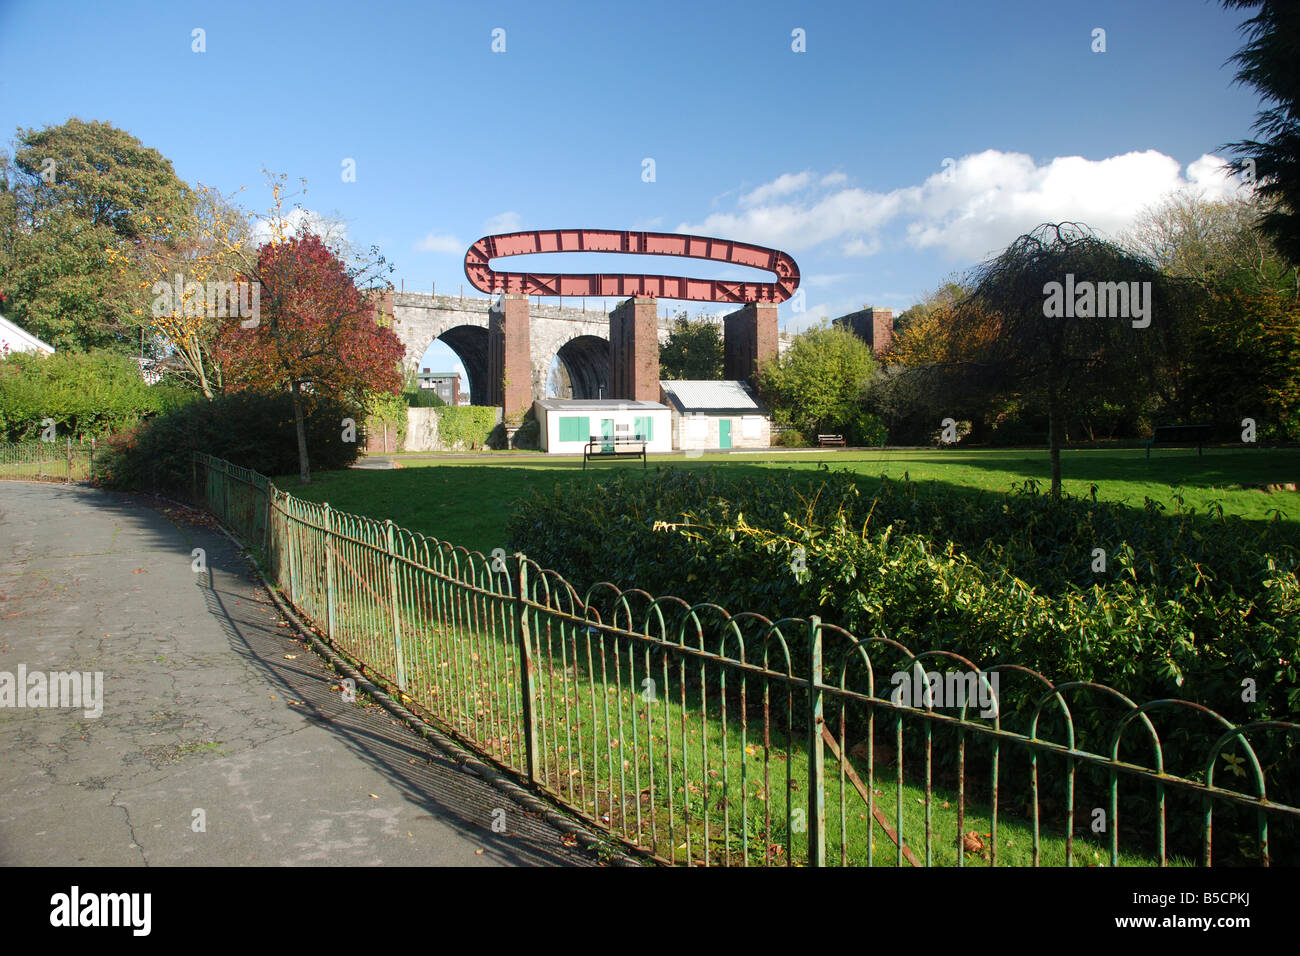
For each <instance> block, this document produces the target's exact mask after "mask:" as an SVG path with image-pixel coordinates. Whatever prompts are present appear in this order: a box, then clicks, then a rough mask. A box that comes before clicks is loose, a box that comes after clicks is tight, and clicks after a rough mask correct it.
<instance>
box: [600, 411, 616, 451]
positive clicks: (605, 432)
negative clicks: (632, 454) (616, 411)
mask: <svg viewBox="0 0 1300 956" xmlns="http://www.w3.org/2000/svg"><path fill="white" fill-rule="evenodd" d="M600 444H601V448H600V450H601V451H613V450H614V419H612V418H602V419H601V420H600Z"/></svg>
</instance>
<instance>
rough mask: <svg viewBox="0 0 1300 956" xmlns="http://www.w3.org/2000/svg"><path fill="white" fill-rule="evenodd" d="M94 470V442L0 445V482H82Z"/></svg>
mask: <svg viewBox="0 0 1300 956" xmlns="http://www.w3.org/2000/svg"><path fill="white" fill-rule="evenodd" d="M94 469H95V442H94V441H93V440H91V441H89V442H80V441H73V440H72V439H71V438H63V439H59V440H56V441H29V442H18V443H15V444H0V478H23V479H30V480H41V481H84V480H86V479H88V478H90V477H91V476H92V474H93V473H94Z"/></svg>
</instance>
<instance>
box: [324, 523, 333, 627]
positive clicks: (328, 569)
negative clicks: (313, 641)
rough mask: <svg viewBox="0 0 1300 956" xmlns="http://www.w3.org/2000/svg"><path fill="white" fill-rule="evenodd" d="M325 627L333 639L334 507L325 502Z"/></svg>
mask: <svg viewBox="0 0 1300 956" xmlns="http://www.w3.org/2000/svg"><path fill="white" fill-rule="evenodd" d="M325 607H326V617H325V627H326V634H327V635H328V636H329V639H330V640H331V641H332V640H334V509H333V508H331V507H330V503H329V502H328V501H327V502H325Z"/></svg>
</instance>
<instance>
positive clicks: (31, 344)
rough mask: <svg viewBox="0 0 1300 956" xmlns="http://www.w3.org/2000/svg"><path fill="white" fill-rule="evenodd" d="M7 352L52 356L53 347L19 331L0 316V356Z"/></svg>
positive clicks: (24, 331) (25, 332)
mask: <svg viewBox="0 0 1300 956" xmlns="http://www.w3.org/2000/svg"><path fill="white" fill-rule="evenodd" d="M8 352H43V353H45V354H46V355H53V354H54V346H53V345H47V344H46V343H44V342H42V341H41V340H40V339H38V338H37V337H36V336H34V335H32V334H31V333H30V332H28V331H27V330H26V329H21V328H19V327H18V326H16V325H14V324H13V323H12V322H10V321H9V320H8V319H6V318H5V317H4V316H0V355H4V354H6V353H8Z"/></svg>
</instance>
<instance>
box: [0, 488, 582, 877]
mask: <svg viewBox="0 0 1300 956" xmlns="http://www.w3.org/2000/svg"><path fill="white" fill-rule="evenodd" d="M194 548H202V549H204V551H205V554H206V563H207V571H206V573H196V572H195V571H194V570H193V568H192V550H193V549H194ZM20 664H25V665H26V668H27V671H28V673H29V674H30V673H33V672H36V671H41V672H47V673H48V672H51V671H73V670H75V671H91V672H95V671H101V672H103V675H104V683H103V714H102V715H101V716H100V717H98V718H87V717H86V716H85V715H84V713H83V711H82V710H81V709H80V708H75V709H74V708H51V707H45V708H27V707H23V708H18V707H0V865H6V866H43V865H59V866H131V865H152V866H158V865H162V866H175V865H184V866H221V865H262V866H270V865H291V866H293V865H296V866H302V865H348V866H365V865H443V866H484V865H514V866H527V865H542V866H548V865H549V866H554V865H592V864H594V863H595V862H596V861H595V859H594V858H593V857H591V856H590V855H588V854H587V853H585V852H583V851H582V850H580V849H579V848H578V847H577V846H568V845H566V844H565V842H564V839H563V838H562V836H561V833H560V831H559V830H557V829H555V828H554V827H552V826H551V825H550V824H549V823H547V822H546V821H545V820H544V819H542V818H540V817H539V816H537V815H535V814H532V813H528V812H526V811H525V810H523V809H522V808H521V807H519V806H518V805H516V804H514V803H512V802H511V801H510V799H509V798H508V797H507V796H505V795H503V794H502V793H500V792H499V791H497V790H496V789H494V788H493V787H491V786H490V785H489V784H488V783H486V782H485V781H483V780H482V779H481V778H479V777H477V776H475V775H474V774H472V773H470V772H469V771H467V770H465V769H463V768H462V767H460V765H459V764H458V762H457V761H456V759H455V757H454V755H447V754H444V753H442V752H441V751H440V750H438V749H437V748H435V747H434V746H433V745H432V744H430V743H428V742H426V741H425V740H424V738H423V737H421V736H420V735H418V734H416V733H415V732H413V731H411V730H409V729H408V728H406V727H405V726H403V725H401V724H399V723H398V722H397V721H395V720H394V719H393V717H392V716H391V715H390V714H389V713H388V712H387V711H385V710H383V709H382V708H381V707H379V706H377V705H371V706H364V705H363V704H357V703H347V702H344V701H343V700H342V697H341V694H340V693H339V692H338V690H337V689H335V688H337V687H338V683H337V680H336V679H335V677H334V672H333V671H331V670H330V669H329V668H328V667H327V666H326V665H325V663H324V661H323V660H322V659H321V658H320V657H318V656H317V655H316V654H315V653H313V652H312V651H311V650H310V648H309V647H308V646H306V645H305V644H304V643H301V642H299V641H298V640H296V639H294V635H293V632H292V631H291V630H290V629H289V628H287V627H285V626H282V625H281V617H280V615H279V613H278V612H277V610H276V607H275V605H274V603H272V601H271V599H270V596H269V595H268V594H267V593H266V591H265V589H264V588H262V586H261V585H260V583H257V582H256V581H255V579H254V577H253V576H252V573H251V571H250V568H249V565H248V563H247V561H246V559H245V558H243V557H242V556H241V555H240V554H239V552H238V549H237V548H236V547H235V546H234V545H233V544H232V543H231V542H230V540H229V539H228V538H226V537H225V536H224V535H222V534H221V533H220V532H219V531H215V530H212V529H209V528H206V527H202V526H201V525H197V524H193V523H189V522H187V521H186V520H185V518H184V516H183V515H182V513H181V512H180V511H179V509H178V510H176V511H175V512H173V511H171V510H168V509H163V510H155V509H154V508H152V507H150V506H148V505H147V504H146V503H144V502H142V501H139V500H137V499H133V498H130V497H127V496H123V495H117V494H113V493H110V492H105V491H101V490H98V489H93V488H88V487H82V486H75V485H74V486H64V485H41V484H35V483H26V482H0V672H8V673H10V674H16V673H17V671H18V665H20ZM498 809H504V810H505V811H506V813H505V822H506V825H505V832H502V833H498V832H494V831H493V828H492V823H493V820H494V818H495V819H497V820H500V819H501V815H500V814H499V813H497V814H495V815H494V813H493V811H494V810H498ZM196 811H201V813H198V812H196ZM200 823H201V824H202V825H201V826H200ZM570 839H571V838H570Z"/></svg>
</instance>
